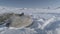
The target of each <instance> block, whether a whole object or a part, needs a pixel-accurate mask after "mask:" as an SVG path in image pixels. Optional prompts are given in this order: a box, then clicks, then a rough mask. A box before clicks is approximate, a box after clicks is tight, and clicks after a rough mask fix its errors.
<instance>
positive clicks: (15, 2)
mask: <svg viewBox="0 0 60 34" xmlns="http://www.w3.org/2000/svg"><path fill="white" fill-rule="evenodd" d="M0 6H7V7H18V8H48V7H50V8H55V7H60V0H0Z"/></svg>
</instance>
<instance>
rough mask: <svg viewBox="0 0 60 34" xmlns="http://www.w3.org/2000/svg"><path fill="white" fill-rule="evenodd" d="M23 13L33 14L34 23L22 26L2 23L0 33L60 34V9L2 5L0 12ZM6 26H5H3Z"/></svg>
mask: <svg viewBox="0 0 60 34" xmlns="http://www.w3.org/2000/svg"><path fill="white" fill-rule="evenodd" d="M12 12H14V13H21V12H24V13H25V14H26V15H27V14H29V15H31V17H32V19H33V23H32V25H30V26H28V27H26V28H22V29H15V28H11V27H10V28H7V27H5V26H4V25H0V34H60V9H38V8H36V9H32V8H10V7H2V6H0V14H3V13H12ZM3 26H4V27H3Z"/></svg>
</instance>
